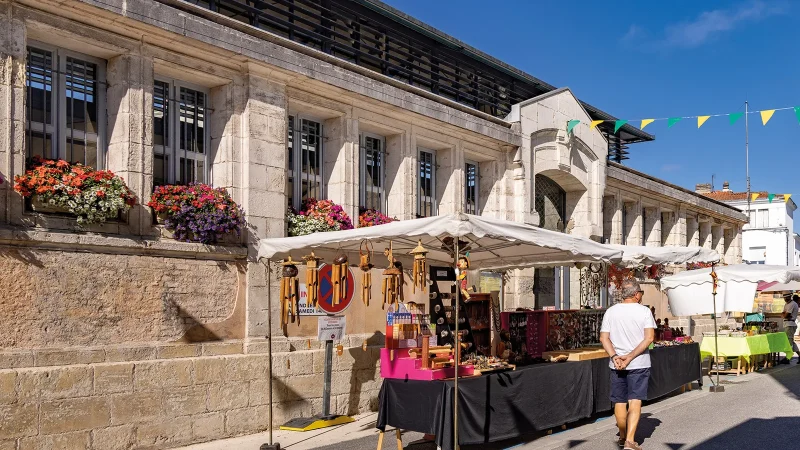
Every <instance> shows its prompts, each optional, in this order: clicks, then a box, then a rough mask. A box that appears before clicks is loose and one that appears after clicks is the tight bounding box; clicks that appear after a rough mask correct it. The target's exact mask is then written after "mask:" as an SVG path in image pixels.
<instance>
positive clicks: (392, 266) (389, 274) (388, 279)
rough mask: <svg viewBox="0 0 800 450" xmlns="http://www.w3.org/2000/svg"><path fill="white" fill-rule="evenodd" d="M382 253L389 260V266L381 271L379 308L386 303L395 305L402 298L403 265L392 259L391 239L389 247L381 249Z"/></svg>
mask: <svg viewBox="0 0 800 450" xmlns="http://www.w3.org/2000/svg"><path fill="white" fill-rule="evenodd" d="M383 254H384V255H386V259H388V260H389V267H387V268H386V270H384V271H383V276H384V278H383V281H381V293H382V294H383V304H382V305H381V308H383V307H385V306H386V304H387V303H388V304H391V305H395V306H397V303H398V302H399V301H402V299H403V284H402V279H403V278H402V277H403V270H402V267H403V266H401V265H400V263H399V262H398V261H397V260H395V259H394V253H393V250H392V242H391V241H390V242H389V247H388V248H387V249H386V250H384V251H383Z"/></svg>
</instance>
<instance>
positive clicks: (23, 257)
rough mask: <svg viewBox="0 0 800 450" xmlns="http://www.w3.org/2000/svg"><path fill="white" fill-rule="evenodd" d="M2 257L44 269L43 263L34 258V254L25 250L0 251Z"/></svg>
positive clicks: (8, 249)
mask: <svg viewBox="0 0 800 450" xmlns="http://www.w3.org/2000/svg"><path fill="white" fill-rule="evenodd" d="M0 255H1V256H2V257H9V258H13V259H16V260H17V261H19V262H22V263H25V264H30V265H32V266H35V267H38V268H40V269H44V263H42V261H41V260H40V259H39V258H38V257H37V256H36V252H34V251H32V250H28V249H25V248H7V249H3V250H1V251H0Z"/></svg>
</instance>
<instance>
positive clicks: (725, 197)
mask: <svg viewBox="0 0 800 450" xmlns="http://www.w3.org/2000/svg"><path fill="white" fill-rule="evenodd" d="M751 194H758V197H757V198H756V200H758V199H761V198H768V195H769V193H768V192H767V191H760V192H751ZM702 195H704V196H706V197H708V198H713V199H714V200H717V201H720V202H729V201H734V200H747V192H733V191H714V192H706V193H703V194H702ZM775 198H777V199H779V200H783V194H775Z"/></svg>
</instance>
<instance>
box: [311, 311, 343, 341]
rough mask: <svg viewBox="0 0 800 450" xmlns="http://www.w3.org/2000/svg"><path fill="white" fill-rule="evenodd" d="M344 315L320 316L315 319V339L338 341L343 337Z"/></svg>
mask: <svg viewBox="0 0 800 450" xmlns="http://www.w3.org/2000/svg"><path fill="white" fill-rule="evenodd" d="M344 324H345V319H344V316H322V317H319V318H318V319H317V339H319V340H320V341H340V340H342V338H343V337H344Z"/></svg>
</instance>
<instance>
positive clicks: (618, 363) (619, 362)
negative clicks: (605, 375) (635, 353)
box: [613, 355, 633, 370]
mask: <svg viewBox="0 0 800 450" xmlns="http://www.w3.org/2000/svg"><path fill="white" fill-rule="evenodd" d="M613 361H614V367H616V369H617V370H625V368H626V367H628V364H630V363H631V361H633V358H632V357H631V355H625V356H619V355H617V356H615V357H614V359H613Z"/></svg>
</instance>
